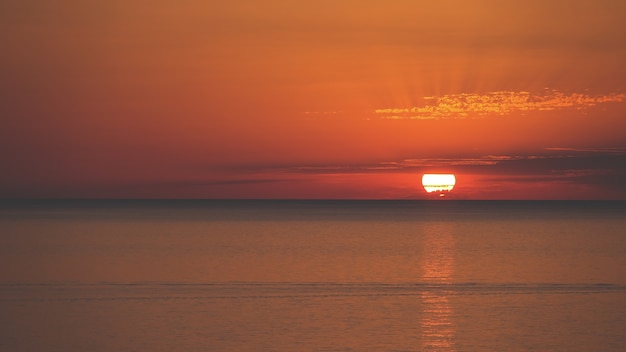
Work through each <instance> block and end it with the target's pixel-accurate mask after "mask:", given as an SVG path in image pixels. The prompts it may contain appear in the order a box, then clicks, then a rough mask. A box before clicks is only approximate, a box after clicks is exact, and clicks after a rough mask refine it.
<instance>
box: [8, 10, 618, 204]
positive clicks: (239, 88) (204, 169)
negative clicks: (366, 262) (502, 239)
mask: <svg viewBox="0 0 626 352" xmlns="http://www.w3.org/2000/svg"><path fill="white" fill-rule="evenodd" d="M0 29H1V30H0V45H1V47H2V48H3V50H2V51H3V53H2V54H0V74H1V75H2V77H1V79H0V121H1V123H2V127H1V128H0V197H4V198H16V197H17V198H25V197H26V198H30V197H35V198H40V197H44V198H50V197H53V198H57V197H60V198H76V197H78V198H83V197H104V198H111V197H112V198H125V197H130V198H394V199H395V198H399V199H404V198H415V199H420V198H424V197H426V194H425V192H424V191H423V189H422V188H421V185H420V179H421V174H423V173H425V172H429V173H432V172H451V173H455V174H456V175H457V187H456V188H455V189H454V191H453V194H454V197H456V198H461V199H597V198H600V199H607V198H610V199H626V83H625V82H626V66H625V65H624V63H625V62H626V2H623V1H618V0H614V1H575V0H574V1H536V0H531V1H523V2H522V1H495V0H493V1H487V0H482V1H473V2H466V1H415V0H390V1H373V0H362V1H358V2H355V1H341V0H335V1H325V0H316V1H312V0H311V1H309V0H300V1H291V0H280V1H272V0H264V1H260V0H247V1H244V0H233V1H200V0H181V1H169V2H155V1H147V0H124V1H122V0H107V1H104V0H94V1H79V0H45V1H44V0H20V1H17V0H8V1H3V2H2V4H0Z"/></svg>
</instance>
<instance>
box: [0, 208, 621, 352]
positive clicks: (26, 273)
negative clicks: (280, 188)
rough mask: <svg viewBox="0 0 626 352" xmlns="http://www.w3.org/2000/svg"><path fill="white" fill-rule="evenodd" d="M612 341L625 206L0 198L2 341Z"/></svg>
mask: <svg viewBox="0 0 626 352" xmlns="http://www.w3.org/2000/svg"><path fill="white" fill-rule="evenodd" d="M625 350H626V202H623V201H461V200H442V201H438V200H429V201H412V200H401V201H400V200H398V201H382V200H381V201H374V200H371V201H367V200H364V201H338V200H337V201H330V200H315V201H305V200H298V201H295V200H36V201H35V200H5V201H2V202H0V351H7V352H8V351H11V352H18V351H63V352H72V351H277V352H278V351H281V352H282V351H625Z"/></svg>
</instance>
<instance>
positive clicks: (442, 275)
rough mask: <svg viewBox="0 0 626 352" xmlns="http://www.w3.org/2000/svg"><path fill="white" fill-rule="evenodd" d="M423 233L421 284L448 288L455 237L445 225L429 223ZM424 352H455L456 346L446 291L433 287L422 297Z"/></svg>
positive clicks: (421, 322)
mask: <svg viewBox="0 0 626 352" xmlns="http://www.w3.org/2000/svg"><path fill="white" fill-rule="evenodd" d="M423 230H424V253H423V262H422V272H423V274H422V282H423V283H426V284H433V285H445V284H448V283H450V282H451V281H452V274H453V273H454V237H453V236H452V228H451V226H450V224H446V223H429V224H427V225H426V227H425V228H424V229H423ZM422 305H423V309H422V314H421V319H420V325H421V330H422V348H421V349H422V350H423V351H456V348H455V344H454V333H455V329H454V323H453V315H454V311H453V309H452V306H451V304H450V302H449V300H448V294H447V292H446V291H445V288H442V289H439V288H435V287H433V288H432V289H430V290H427V291H425V292H424V294H423V295H422Z"/></svg>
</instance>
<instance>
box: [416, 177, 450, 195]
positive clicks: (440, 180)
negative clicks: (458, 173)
mask: <svg viewBox="0 0 626 352" xmlns="http://www.w3.org/2000/svg"><path fill="white" fill-rule="evenodd" d="M455 184H456V177H454V175H453V174H424V175H423V176H422V186H424V189H425V190H426V192H428V193H432V192H442V191H446V192H450V191H452V189H453V188H454V185H455Z"/></svg>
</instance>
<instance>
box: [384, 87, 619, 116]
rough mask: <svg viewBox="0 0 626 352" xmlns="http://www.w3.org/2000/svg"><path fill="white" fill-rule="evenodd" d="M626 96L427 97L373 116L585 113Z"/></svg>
mask: <svg viewBox="0 0 626 352" xmlns="http://www.w3.org/2000/svg"><path fill="white" fill-rule="evenodd" d="M624 100H626V94H616V93H612V94H608V95H599V96H591V95H588V94H581V93H572V94H565V93H561V92H559V91H556V90H546V91H545V93H544V94H542V95H534V94H531V93H529V92H523V91H522V92H513V91H500V92H490V93H487V94H473V93H464V94H448V95H443V96H439V97H435V96H431V97H424V102H425V104H424V105H422V106H414V107H391V108H381V109H376V110H375V111H374V113H375V114H376V115H377V116H379V117H380V118H383V119H413V120H439V119H462V118H482V117H486V116H503V115H508V114H511V113H514V112H522V113H524V112H530V111H553V110H564V109H574V110H586V109H588V108H591V107H593V106H596V105H599V104H605V103H621V102H623V101H624Z"/></svg>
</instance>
